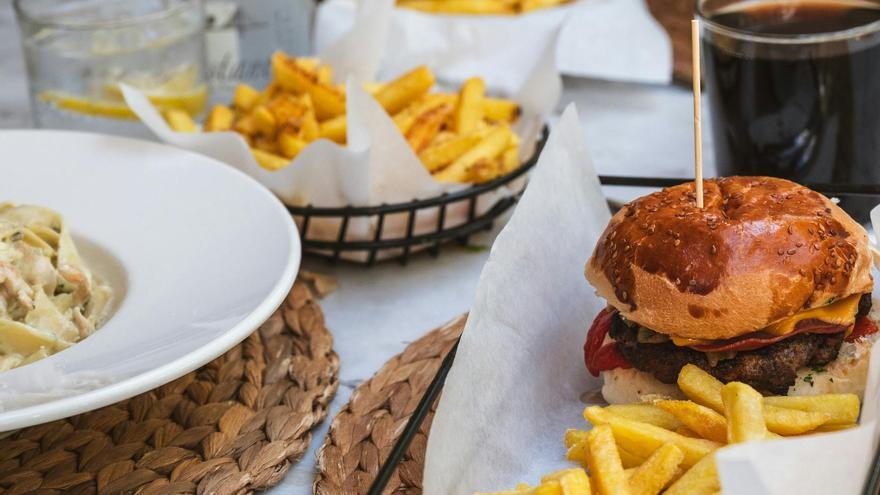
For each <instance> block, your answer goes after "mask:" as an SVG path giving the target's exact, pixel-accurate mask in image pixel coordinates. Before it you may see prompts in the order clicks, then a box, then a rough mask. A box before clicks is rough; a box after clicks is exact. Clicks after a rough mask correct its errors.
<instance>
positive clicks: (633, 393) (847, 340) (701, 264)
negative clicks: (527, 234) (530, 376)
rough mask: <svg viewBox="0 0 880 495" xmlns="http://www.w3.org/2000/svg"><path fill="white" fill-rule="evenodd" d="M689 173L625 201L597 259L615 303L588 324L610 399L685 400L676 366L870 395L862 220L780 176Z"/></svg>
mask: <svg viewBox="0 0 880 495" xmlns="http://www.w3.org/2000/svg"><path fill="white" fill-rule="evenodd" d="M704 202H705V207H704V208H703V209H700V208H698V207H697V206H696V201H695V193H694V184H693V183H687V184H682V185H679V186H675V187H671V188H668V189H665V190H663V191H660V192H657V193H654V194H651V195H648V196H645V197H643V198H640V199H637V200H636V201H634V202H632V203H630V204H628V205H626V206H625V207H624V208H623V209H621V210H620V211H619V212H618V213H617V214H616V215H614V217H613V218H612V219H611V222H610V223H609V225H608V227H607V228H606V229H605V231H604V232H603V233H602V235H601V237H600V238H599V241H598V243H597V245H596V247H595V250H594V252H593V255H592V257H591V258H590V260H589V262H588V263H587V265H586V270H585V274H586V278H587V280H588V281H589V282H590V283H591V284H592V285H593V287H595V289H596V292H597V294H598V295H599V296H600V297H602V298H604V299H606V300H607V301H608V306H607V307H606V308H605V309H604V310H602V311H601V312H600V313H599V315H598V316H597V317H596V319H595V321H594V322H593V324H592V326H591V328H590V329H589V332H588V334H587V342H586V345H585V346H584V356H585V361H586V365H587V368H588V370H589V372H590V373H592V374H593V375H596V376H598V375H599V374H600V373H601V374H602V375H603V378H604V386H603V388H602V394H603V396H604V397H605V399H606V400H607V401H608V402H610V403H627V402H638V401H639V400H640V399H641V398H642V397H643V396H646V395H661V396H668V397H680V396H681V395H682V394H681V391H680V390H678V388H677V387H676V385H675V383H676V378H677V377H678V374H679V371H680V370H681V369H682V367H684V366H685V365H686V364H693V365H696V366H698V367H700V368H702V369H703V370H705V371H707V372H708V373H710V374H711V375H713V376H715V377H716V378H718V379H719V380H721V381H722V382H725V383H727V382H732V381H739V382H744V383H747V384H749V385H751V386H753V387H755V388H756V389H758V390H760V391H762V392H765V393H772V394H777V395H814V394H822V393H846V392H851V393H855V394H858V395H859V396H861V395H862V393H863V391H864V388H865V381H866V376H867V362H868V357H869V354H870V347H871V345H873V343H874V340H875V338H876V335H877V334H876V330H877V327H876V326H875V324H874V323H873V321H872V320H871V319H870V318H869V313H870V310H871V290H872V286H873V280H872V276H871V260H872V257H871V251H870V248H869V244H868V235H867V233H866V232H865V230H864V229H863V228H862V226H861V225H859V224H858V223H856V222H855V221H854V220H853V219H852V218H850V217H849V216H848V215H847V214H846V213H845V212H844V211H843V210H841V209H840V208H839V207H838V206H837V205H835V204H834V203H833V202H831V201H830V200H829V199H828V198H826V197H825V196H823V195H821V194H819V193H817V192H815V191H812V190H810V189H808V188H806V187H803V186H800V185H798V184H795V183H792V182H789V181H787V180H783V179H774V178H769V177H728V178H721V179H713V180H707V181H705V182H704Z"/></svg>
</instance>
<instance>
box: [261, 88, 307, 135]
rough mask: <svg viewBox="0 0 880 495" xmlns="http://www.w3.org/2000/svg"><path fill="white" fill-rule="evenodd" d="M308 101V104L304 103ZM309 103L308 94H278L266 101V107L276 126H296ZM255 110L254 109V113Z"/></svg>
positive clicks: (300, 122) (298, 124) (300, 121)
mask: <svg viewBox="0 0 880 495" xmlns="http://www.w3.org/2000/svg"><path fill="white" fill-rule="evenodd" d="M306 101H308V102H309V103H308V105H307V104H306ZM310 105H311V98H310V97H309V96H308V95H304V96H303V97H298V96H294V95H291V94H286V93H283V94H279V95H276V96H275V97H274V98H272V100H271V101H269V102H268V105H267V107H268V109H269V111H270V112H272V116H273V117H274V118H275V121H276V122H277V124H278V126H284V127H288V126H290V127H295V128H298V127H300V125H301V124H302V118H303V115H305V113H306V112H307V111H308V109H309V106H310ZM259 108H261V107H257V110H255V111H254V113H256V112H257V111H258V110H259Z"/></svg>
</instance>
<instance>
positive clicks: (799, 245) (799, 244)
mask: <svg viewBox="0 0 880 495" xmlns="http://www.w3.org/2000/svg"><path fill="white" fill-rule="evenodd" d="M795 246H797V247H804V243H803V242H800V241H798V242H796V243H795Z"/></svg>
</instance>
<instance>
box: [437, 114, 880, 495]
mask: <svg viewBox="0 0 880 495" xmlns="http://www.w3.org/2000/svg"><path fill="white" fill-rule="evenodd" d="M583 135H584V133H583V131H582V129H581V128H580V125H579V120H578V117H577V113H576V111H575V110H574V108H572V107H570V108H568V109H567V110H566V112H565V113H564V114H563V116H562V119H561V120H560V121H559V124H558V125H557V127H556V128H555V129H554V132H553V134H552V135H551V136H550V139H549V141H548V143H547V145H546V147H545V148H544V152H543V153H542V156H541V157H540V159H539V161H538V164H537V166H536V168H535V171H534V172H533V174H532V178H531V182H530V184H529V188H528V189H527V190H526V192H525V194H524V196H523V198H522V200H521V201H520V204H519V206H518V207H517V210H516V212H515V213H514V215H513V217H512V218H511V220H510V221H509V223H508V225H507V227H506V228H505V229H504V230H503V231H502V232H501V234H500V235H499V236H498V239H497V240H496V241H495V244H494V246H493V248H492V251H491V253H490V256H489V260H488V261H487V263H486V266H485V268H484V269H483V273H482V275H481V276H480V282H479V285H478V289H477V295H476V298H475V301H474V304H473V307H472V309H471V312H470V316H469V318H468V321H467V326H466V327H465V330H464V334H463V336H462V340H461V343H460V345H459V347H458V354H457V356H456V359H455V363H454V365H453V367H452V369H451V371H450V373H449V376H448V378H447V380H446V385H445V387H444V389H443V395H442V397H441V400H440V404H439V406H438V409H437V414H436V416H435V418H434V423H433V425H432V427H431V435H430V437H429V440H428V450H427V454H426V469H425V478H424V480H425V481H424V483H425V484H424V489H425V493H426V494H427V495H440V494H444V495H450V494H457V495H465V494H467V495H470V494H472V493H474V492H487V491H495V490H501V489H509V488H510V487H512V486H514V485H515V484H516V483H518V482H528V483H532V484H533V483H536V482H537V481H538V480H540V478H541V476H542V475H544V474H547V473H550V472H552V471H554V470H557V469H561V468H563V467H570V466H571V463H570V462H568V461H566V460H565V450H564V448H563V445H562V438H563V433H564V432H565V430H566V429H567V428H581V429H583V428H588V427H589V424H588V423H587V422H586V421H585V420H584V419H583V416H582V412H583V409H584V406H585V402H592V401H596V400H597V399H598V400H601V396H599V395H598V394H597V392H598V390H599V389H600V387H601V381H600V380H599V379H598V378H594V377H592V376H590V375H589V374H588V373H587V372H586V370H585V369H584V365H583V343H584V338H585V334H586V330H587V328H588V326H589V324H590V322H591V321H592V319H593V317H595V315H596V314H597V313H598V311H599V310H600V309H602V308H603V307H604V306H605V302H604V301H603V300H601V299H600V298H598V297H597V296H596V295H595V294H594V292H593V289H592V288H591V287H590V285H589V284H588V283H587V282H586V280H584V277H583V268H584V264H585V263H586V261H587V260H588V258H589V257H590V254H591V253H592V251H593V247H594V246H595V243H596V241H597V239H598V237H599V235H600V233H601V232H602V231H603V230H604V228H605V226H606V224H607V222H608V220H609V218H610V215H609V212H608V208H607V205H606V203H605V198H604V197H603V195H602V192H601V189H600V188H599V182H598V179H597V176H596V171H595V169H594V167H593V165H592V163H591V161H590V158H589V152H588V149H587V148H586V146H585V144H584V142H583ZM878 214H880V212H878V211H875V212H874V220H875V222H876V221H877V220H880V218H878ZM875 225H880V222H878V223H875ZM875 280H876V278H875ZM878 385H880V359H878V354H877V352H873V353H872V355H871V362H870V366H869V381H868V387H867V390H866V392H865V399H864V402H863V410H862V416H861V425H860V426H859V427H857V428H854V429H850V430H846V431H841V432H836V433H826V434H817V435H812V436H808V437H801V438H793V439H785V440H778V441H768V442H761V443H755V444H747V445H742V446H735V447H728V448H724V449H723V450H720V451H719V452H718V454H717V461H718V469H719V473H720V477H721V481H722V484H723V489H724V493H725V494H726V495H760V494H774V495H777V494H778V495H788V494H792V493H798V494H823V495H824V494H829V493H834V494H858V493H860V490H861V488H862V486H863V484H864V482H865V477H866V474H867V472H868V468H869V464H870V462H871V459H872V458H873V455H872V454H873V452H874V449H875V447H876V444H877V435H876V428H875V419H876V415H877V407H878ZM581 398H583V400H582V399H581Z"/></svg>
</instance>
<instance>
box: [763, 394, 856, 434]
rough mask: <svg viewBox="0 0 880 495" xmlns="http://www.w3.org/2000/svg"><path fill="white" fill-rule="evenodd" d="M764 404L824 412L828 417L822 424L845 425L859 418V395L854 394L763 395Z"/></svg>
mask: <svg viewBox="0 0 880 495" xmlns="http://www.w3.org/2000/svg"><path fill="white" fill-rule="evenodd" d="M764 405H765V406H776V407H784V408H786V409H797V410H799V411H808V412H818V413H826V414H828V415H830V418H829V419H828V421H827V422H825V423H824V426H832V425H847V424H852V423H855V422H856V421H858V419H859V407H860V405H859V397H858V396H857V395H855V394H828V395H815V396H811V397H809V396H807V397H801V396H788V397H764Z"/></svg>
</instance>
